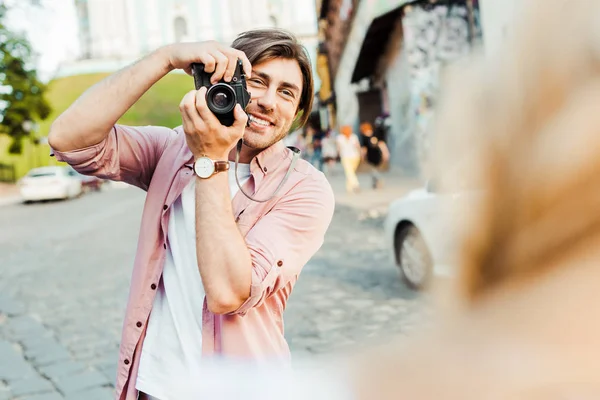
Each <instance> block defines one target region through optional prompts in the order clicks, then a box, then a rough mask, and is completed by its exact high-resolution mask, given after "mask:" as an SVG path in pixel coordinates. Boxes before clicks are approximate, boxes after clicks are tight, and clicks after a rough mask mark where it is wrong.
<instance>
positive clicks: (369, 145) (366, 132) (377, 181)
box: [360, 122, 390, 189]
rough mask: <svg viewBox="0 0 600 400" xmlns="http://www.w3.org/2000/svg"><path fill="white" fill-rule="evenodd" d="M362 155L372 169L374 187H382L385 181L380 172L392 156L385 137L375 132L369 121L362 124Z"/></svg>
mask: <svg viewBox="0 0 600 400" xmlns="http://www.w3.org/2000/svg"><path fill="white" fill-rule="evenodd" d="M360 133H361V134H360V141H361V156H362V159H363V160H364V161H366V163H367V164H368V165H369V167H370V169H371V177H372V179H373V189H378V188H381V187H382V185H383V181H382V179H381V176H380V174H379V170H380V168H381V166H382V165H383V164H384V163H385V162H386V161H387V160H389V158H390V152H389V151H388V148H387V146H386V144H385V141H384V138H383V137H378V136H376V135H374V134H373V127H372V126H371V124H370V123H368V122H363V123H362V124H360Z"/></svg>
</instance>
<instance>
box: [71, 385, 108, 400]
mask: <svg viewBox="0 0 600 400" xmlns="http://www.w3.org/2000/svg"><path fill="white" fill-rule="evenodd" d="M114 397H115V393H114V390H111V389H109V388H105V387H100V388H93V389H89V390H83V391H81V392H77V393H75V394H72V395H70V396H67V397H66V399H65V400H81V399H85V400H113V399H114Z"/></svg>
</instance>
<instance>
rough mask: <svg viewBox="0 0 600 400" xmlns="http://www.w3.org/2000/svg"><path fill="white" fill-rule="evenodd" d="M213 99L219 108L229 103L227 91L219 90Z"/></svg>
mask: <svg viewBox="0 0 600 400" xmlns="http://www.w3.org/2000/svg"><path fill="white" fill-rule="evenodd" d="M212 101H213V104H214V105H215V106H217V107H218V108H226V107H227V104H229V97H227V93H223V92H217V93H215V94H214V95H213V98H212Z"/></svg>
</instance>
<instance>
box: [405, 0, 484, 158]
mask: <svg viewBox="0 0 600 400" xmlns="http://www.w3.org/2000/svg"><path fill="white" fill-rule="evenodd" d="M475 11H476V12H475V14H476V15H475V31H474V32H473V33H474V37H475V38H476V40H477V38H479V37H480V36H481V32H480V29H479V28H478V26H479V24H478V12H477V10H475ZM402 22H403V31H404V32H403V33H404V44H403V52H402V53H403V54H402V56H403V57H405V59H406V62H407V64H408V73H409V82H410V83H409V84H410V96H409V99H408V102H409V104H408V113H409V115H405V118H407V123H408V124H407V125H409V129H410V133H411V134H412V135H414V144H415V147H416V151H417V156H418V157H417V158H418V159H419V160H420V162H424V161H426V158H427V154H428V150H429V147H430V143H431V132H430V127H431V121H432V118H433V109H434V106H435V103H436V99H437V98H438V92H439V83H440V76H441V73H442V71H443V69H444V67H445V66H446V65H448V64H449V63H452V62H453V61H455V60H457V59H459V58H461V57H463V56H465V55H467V54H468V53H469V51H470V48H471V44H470V41H469V35H470V33H469V18H468V10H467V8H466V6H464V5H438V6H435V5H414V6H407V7H405V14H404V19H403V21H402Z"/></svg>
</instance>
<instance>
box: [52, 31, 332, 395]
mask: <svg viewBox="0 0 600 400" xmlns="http://www.w3.org/2000/svg"><path fill="white" fill-rule="evenodd" d="M238 59H240V60H242V61H243V65H244V71H245V73H246V74H247V80H248V91H249V92H250V93H251V102H250V104H249V105H248V106H247V108H246V110H245V111H246V113H247V114H246V113H245V112H244V110H242V109H241V107H240V106H239V105H237V106H236V109H235V113H234V117H235V121H234V122H233V125H232V126H229V127H227V126H224V125H222V124H221V123H220V122H219V120H218V119H217V118H216V116H215V115H214V114H213V113H212V112H211V111H210V110H209V109H208V107H207V103H206V98H205V96H206V89H205V88H201V89H200V90H198V91H196V90H192V91H190V92H189V93H187V94H186V95H185V96H184V97H183V100H182V101H181V104H180V105H179V109H180V111H181V115H182V121H183V125H182V126H180V127H177V128H174V129H170V128H165V127H155V126H148V127H129V126H123V125H119V124H117V120H118V119H119V118H120V117H121V116H122V115H123V114H124V113H125V112H126V111H127V110H128V109H129V108H130V107H131V106H132V105H133V104H134V103H135V102H136V101H137V100H138V99H139V98H140V97H141V96H142V95H143V94H144V92H146V91H147V90H148V89H149V88H150V87H151V86H152V85H153V84H154V83H155V82H157V81H158V80H159V79H161V78H162V77H163V76H165V75H166V74H167V73H168V72H170V71H171V70H173V69H183V70H185V71H186V72H188V73H189V72H190V71H191V69H190V66H191V64H192V63H203V64H204V65H205V71H207V72H209V73H212V78H211V80H212V83H215V82H218V81H219V80H220V79H221V78H223V79H224V80H225V81H227V82H230V81H231V79H232V76H233V74H234V71H235V67H236V62H237V60H238ZM312 97H313V78H312V73H311V66H310V60H309V58H308V56H307V53H306V50H305V49H304V48H303V47H302V46H301V45H300V44H299V43H298V42H297V40H296V38H294V37H293V36H292V35H290V34H288V33H286V32H284V31H280V30H257V31H250V32H246V33H244V34H242V35H240V36H239V37H238V38H237V39H236V40H235V41H234V42H233V44H232V47H231V48H230V47H227V46H225V45H222V44H219V43H216V42H202V43H178V44H172V45H168V46H164V47H161V48H159V49H158V50H156V51H154V52H152V53H151V54H149V55H147V56H146V57H144V58H142V59H141V60H139V61H138V62H136V63H135V64H133V65H131V66H129V67H126V68H125V69H123V70H121V71H119V72H117V73H115V74H113V75H112V76H110V77H108V78H106V79H105V80H104V81H102V82H100V83H98V84H97V85H95V86H93V87H92V88H90V89H89V90H88V91H87V92H86V93H84V94H83V95H82V96H81V97H80V98H79V99H78V100H77V101H76V102H75V103H73V105H71V107H70V108H69V109H67V110H66V111H65V112H64V113H63V114H62V115H61V116H59V117H58V118H57V120H56V121H55V122H54V123H53V124H52V128H51V132H50V134H49V138H48V139H49V143H50V145H51V147H52V148H53V150H54V153H55V155H56V157H57V158H58V159H59V160H62V161H66V162H68V163H69V164H71V165H72V166H73V167H74V168H75V169H77V170H78V171H80V172H82V173H84V174H88V175H95V176H100V177H104V178H108V179H112V180H118V181H125V182H127V183H130V184H132V185H135V186H138V187H140V188H142V189H143V190H146V191H147V192H148V194H147V198H146V205H145V207H144V212H143V216H142V226H141V232H140V237H139V245H138V252H137V255H136V260H135V265H134V270H133V277H132V283H131V290H130V297H129V303H128V307H127V312H126V317H125V322H124V326H123V336H122V341H121V349H120V356H119V366H118V371H117V384H116V396H117V399H127V400H130V399H136V398H137V397H138V392H139V393H140V398H149V399H160V400H168V399H172V398H174V393H176V392H177V393H181V392H182V391H186V392H189V393H193V392H194V382H196V381H198V380H201V379H202V376H198V374H195V371H198V370H199V369H200V364H201V360H202V359H209V358H211V357H226V358H228V359H235V358H244V359H246V360H248V359H252V360H255V361H266V360H269V361H271V362H277V361H279V362H284V363H287V361H288V360H289V356H290V354H289V348H288V345H287V343H286V341H285V338H284V335H283V319H282V317H283V316H282V314H283V310H284V309H285V305H286V301H287V299H288V297H289V295H290V293H291V291H292V288H293V286H294V284H295V282H296V280H297V278H298V275H299V274H300V271H301V269H302V266H303V265H304V264H305V263H306V262H307V261H308V260H309V259H310V257H312V256H313V254H314V253H315V252H316V251H317V250H318V249H319V247H320V246H321V244H322V243H323V238H324V234H325V231H326V230H327V228H328V226H329V223H330V222H331V218H332V215H333V209H334V199H333V193H332V190H331V187H330V185H329V184H328V182H327V180H326V179H325V177H324V175H323V174H322V173H320V172H318V171H316V169H315V168H314V167H312V166H311V165H310V164H309V163H308V162H306V161H304V160H298V157H296V156H294V153H293V152H292V151H290V150H289V149H287V148H286V147H285V146H284V145H283V144H282V141H281V139H282V138H283V137H284V136H285V135H286V134H287V132H288V131H289V129H290V127H291V125H292V122H293V121H294V120H295V119H296V117H298V116H299V115H302V116H303V117H302V119H301V120H300V122H301V123H302V124H303V123H305V122H306V119H307V117H308V115H309V113H310V109H311V105H312ZM300 113H301V114H300ZM240 138H243V145H241V148H239V152H238V148H237V146H236V144H237V143H238V141H239V139H240ZM236 157H239V166H238V168H234V165H235V163H233V160H235V159H236ZM228 162H229V163H228ZM293 163H294V164H293ZM227 167H229V170H228V172H227V173H223V172H219V171H222V170H227ZM236 170H237V176H236V173H235V172H236ZM207 171H208V173H207ZM238 181H239V183H240V184H241V185H242V186H241V189H243V192H242V191H241V190H238V185H237V182H238ZM274 193H275V196H273V194H274ZM250 197H251V198H254V199H255V200H257V201H254V200H251V199H250Z"/></svg>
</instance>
